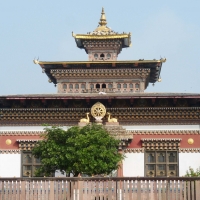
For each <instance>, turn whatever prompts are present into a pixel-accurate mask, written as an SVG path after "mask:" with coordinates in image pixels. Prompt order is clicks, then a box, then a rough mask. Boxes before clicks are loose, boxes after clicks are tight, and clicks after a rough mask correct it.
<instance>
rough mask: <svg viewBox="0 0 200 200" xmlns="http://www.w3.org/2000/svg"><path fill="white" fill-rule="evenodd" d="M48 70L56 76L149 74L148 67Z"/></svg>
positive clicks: (138, 75)
mask: <svg viewBox="0 0 200 200" xmlns="http://www.w3.org/2000/svg"><path fill="white" fill-rule="evenodd" d="M50 72H51V74H52V76H54V77H56V78H66V77H67V78H72V79H74V78H75V77H76V78H82V77H84V78H91V77H93V78H95V77H96V78H100V77H102V78H104V79H105V78H108V77H112V78H122V77H127V78H128V77H129V78H132V77H142V78H145V77H147V76H148V75H149V74H150V69H52V70H51V71H50Z"/></svg>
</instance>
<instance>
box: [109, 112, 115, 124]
mask: <svg viewBox="0 0 200 200" xmlns="http://www.w3.org/2000/svg"><path fill="white" fill-rule="evenodd" d="M107 115H108V122H117V119H116V118H110V115H111V114H110V113H109V112H107Z"/></svg>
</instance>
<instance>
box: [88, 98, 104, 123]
mask: <svg viewBox="0 0 200 200" xmlns="http://www.w3.org/2000/svg"><path fill="white" fill-rule="evenodd" d="M91 115H92V116H93V117H94V118H95V119H96V120H101V119H102V118H103V117H104V116H105V115H106V108H105V106H104V105H103V104H102V103H100V102H97V103H95V104H94V105H93V106H92V108H91Z"/></svg>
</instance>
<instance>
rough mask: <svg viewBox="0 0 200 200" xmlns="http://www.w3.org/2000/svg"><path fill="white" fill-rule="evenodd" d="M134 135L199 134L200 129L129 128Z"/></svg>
mask: <svg viewBox="0 0 200 200" xmlns="http://www.w3.org/2000/svg"><path fill="white" fill-rule="evenodd" d="M128 132H130V133H132V134H133V135H199V134H200V130H128Z"/></svg>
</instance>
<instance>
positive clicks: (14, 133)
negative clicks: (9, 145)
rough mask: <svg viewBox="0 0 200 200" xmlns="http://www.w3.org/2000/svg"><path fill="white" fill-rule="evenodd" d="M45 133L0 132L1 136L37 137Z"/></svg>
mask: <svg viewBox="0 0 200 200" xmlns="http://www.w3.org/2000/svg"><path fill="white" fill-rule="evenodd" d="M44 132H45V131H0V136H17V135H20V136H23V135H24V136H35V135H41V134H43V133H44Z"/></svg>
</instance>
